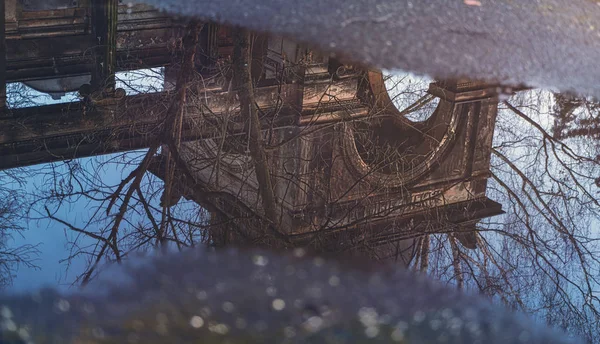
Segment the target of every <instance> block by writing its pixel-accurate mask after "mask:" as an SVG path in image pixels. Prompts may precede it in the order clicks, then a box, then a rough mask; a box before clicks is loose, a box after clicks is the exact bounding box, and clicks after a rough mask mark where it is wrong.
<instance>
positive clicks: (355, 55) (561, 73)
mask: <svg viewBox="0 0 600 344" xmlns="http://www.w3.org/2000/svg"><path fill="white" fill-rule="evenodd" d="M144 1H145V2H146V3H149V4H152V5H154V6H156V7H158V8H161V9H163V10H166V11H168V12H171V13H176V14H179V15H184V16H193V17H196V18H200V19H203V20H210V21H215V22H219V23H225V24H232V25H238V26H243V27H245V28H249V29H252V30H255V31H262V32H272V33H276V34H282V35H284V36H287V37H291V38H294V39H296V40H298V41H300V42H304V43H310V44H312V45H314V46H316V47H318V48H321V49H323V50H326V51H330V52H333V53H336V54H339V55H342V56H344V57H346V58H349V59H351V60H353V61H355V62H361V63H363V64H366V65H369V66H372V67H377V68H385V69H401V70H406V71H412V72H415V73H417V74H428V75H430V76H432V77H436V78H449V77H458V76H464V77H470V78H473V79H481V80H487V81H495V82H500V83H503V84H507V85H520V84H525V85H527V86H533V87H547V88H550V87H551V88H555V89H558V90H561V91H574V92H577V93H584V94H587V95H594V96H598V97H600V82H598V80H600V67H599V66H598V64H599V63H600V3H599V1H598V0H479V1H477V0H363V1H358V0H219V1H215V0H144Z"/></svg>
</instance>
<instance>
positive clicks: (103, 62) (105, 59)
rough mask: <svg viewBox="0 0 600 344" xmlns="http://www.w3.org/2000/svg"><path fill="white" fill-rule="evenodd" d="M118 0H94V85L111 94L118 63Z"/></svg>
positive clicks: (113, 88)
mask: <svg viewBox="0 0 600 344" xmlns="http://www.w3.org/2000/svg"><path fill="white" fill-rule="evenodd" d="M118 7H119V1H118V0H92V33H93V39H94V44H95V45H96V49H95V59H94V60H95V63H94V71H93V72H92V87H93V89H94V91H101V92H103V93H106V94H108V95H111V94H112V93H113V92H114V91H115V84H116V81H115V69H116V65H117V20H118Z"/></svg>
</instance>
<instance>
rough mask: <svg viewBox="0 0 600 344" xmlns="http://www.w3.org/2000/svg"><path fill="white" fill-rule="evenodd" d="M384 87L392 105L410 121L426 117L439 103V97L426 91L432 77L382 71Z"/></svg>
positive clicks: (418, 120)
mask: <svg viewBox="0 0 600 344" xmlns="http://www.w3.org/2000/svg"><path fill="white" fill-rule="evenodd" d="M383 74H384V77H383V78H384V82H385V87H386V89H387V91H388V93H389V95H390V98H391V99H392V102H393V104H394V106H395V107H396V108H397V109H398V111H400V113H401V114H402V115H403V116H404V117H406V118H408V119H409V120H410V121H412V122H423V121H425V120H426V119H428V118H429V117H430V116H431V115H432V114H433V112H434V111H435V109H436V107H437V106H438V104H439V98H436V97H434V96H432V95H430V94H428V93H427V90H428V89H429V85H430V84H431V83H433V82H434V80H433V79H431V78H429V77H426V76H417V75H414V74H412V73H402V72H400V71H398V72H396V73H394V72H389V71H383Z"/></svg>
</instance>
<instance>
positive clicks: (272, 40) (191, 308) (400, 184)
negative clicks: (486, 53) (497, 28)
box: [0, 2, 600, 343]
mask: <svg viewBox="0 0 600 344" xmlns="http://www.w3.org/2000/svg"><path fill="white" fill-rule="evenodd" d="M88 3H89V2H81V3H79V2H77V3H73V4H72V6H68V8H66V9H64V8H62V7H61V8H62V9H59V8H55V11H38V12H39V13H37V12H36V13H34V14H31V13H29V12H27V11H25V12H27V13H25V12H23V11H21V12H19V11H14V13H12V14H11V15H12V16H13V17H10V18H9V19H10V20H11V21H13V22H18V23H25V22H26V23H28V24H29V26H25V25H12V26H10V28H11V29H10V30H13V31H11V32H10V37H9V39H8V43H9V47H10V49H8V50H7V59H8V60H7V73H6V75H7V80H9V82H10V84H9V99H8V103H9V104H8V105H9V110H10V111H7V112H5V113H3V114H2V115H3V118H2V119H1V121H2V122H1V123H0V124H1V125H0V157H1V159H0V168H12V167H22V166H29V165H33V164H40V163H51V162H57V161H65V162H64V163H60V164H59V165H52V164H49V165H39V168H38V169H37V170H36V169H29V170H25V172H29V176H28V177H30V176H31V175H35V178H36V179H39V181H41V182H40V183H38V184H37V185H39V187H32V188H30V189H29V190H27V192H24V193H22V194H20V195H19V196H14V195H11V193H10V191H11V190H10V188H13V189H15V190H16V189H18V188H19V187H22V186H11V187H9V188H8V189H6V190H5V189H2V192H3V194H6V195H7V197H2V198H1V199H0V204H1V205H2V207H0V230H4V229H6V231H7V232H8V231H9V230H14V229H16V228H17V227H18V226H19V225H21V226H24V222H23V223H15V222H14V221H13V220H14V219H18V221H24V219H25V218H27V215H29V216H32V215H31V214H33V216H32V217H33V218H34V219H36V220H41V221H45V222H44V223H48V222H50V223H52V224H53V226H52V228H51V231H48V232H47V233H50V234H49V235H48V236H50V237H49V238H48V239H47V240H46V243H47V244H48V246H50V245H51V244H53V245H55V246H56V247H57V248H56V249H55V250H54V251H55V252H54V254H55V256H56V255H61V257H64V258H66V262H68V263H70V264H74V265H71V267H73V266H79V267H82V266H83V268H82V270H81V271H79V270H76V272H75V273H77V274H78V279H77V282H78V283H79V282H81V283H83V284H86V283H89V287H88V289H87V290H88V292H87V293H86V294H85V296H81V295H77V296H76V295H73V294H69V295H68V296H67V295H66V296H60V295H58V294H56V293H53V292H51V291H43V292H41V293H40V295H37V294H35V295H33V297H24V298H16V297H10V296H8V297H6V298H5V299H2V303H4V304H5V305H6V306H7V307H6V308H3V309H2V312H1V313H0V315H1V316H2V319H3V320H2V321H3V322H2V324H0V325H1V326H2V330H3V332H2V334H3V335H4V334H5V333H6V332H8V333H9V334H10V335H11V336H13V337H15V338H16V337H21V338H25V337H27V336H30V335H34V334H40V335H41V336H45V335H47V336H51V337H52V336H53V338H54V339H56V338H57V337H59V336H62V335H65V336H71V335H75V336H83V337H85V338H92V339H94V340H96V341H110V340H112V339H114V338H119V339H123V338H127V339H128V340H129V341H136V340H137V341H139V342H151V341H152V340H157V341H160V340H162V341H164V340H165V338H167V340H168V341H172V342H181V341H185V340H189V338H191V337H194V336H196V335H199V336H202V339H204V341H207V340H208V341H215V342H220V341H221V339H222V337H221V336H224V335H227V336H228V338H231V339H232V340H238V339H239V341H241V342H248V341H251V340H255V341H266V342H271V341H278V340H281V341H286V340H287V341H290V342H305V341H310V342H356V341H362V340H363V339H369V340H374V341H377V340H379V341H382V342H386V341H388V342H389V341H390V340H391V341H396V342H400V343H402V342H405V339H409V340H411V341H412V340H414V341H416V342H422V341H428V340H434V341H439V342H444V341H446V342H452V340H454V341H455V342H457V343H462V342H464V341H467V342H469V341H474V342H477V339H481V340H482V341H490V342H493V341H497V342H501V341H502V342H506V341H510V342H512V341H515V340H516V339H515V338H518V339H520V340H521V341H528V340H529V339H531V338H534V337H536V336H540V337H541V338H546V337H547V336H550V334H549V333H550V332H547V331H546V330H544V329H542V328H541V327H535V326H533V325H532V324H531V323H530V322H529V321H528V320H523V321H522V322H521V320H520V318H516V319H517V320H515V318H513V317H514V316H512V315H508V314H507V313H505V312H504V311H503V310H501V309H496V308H492V306H489V305H487V304H485V303H484V302H480V301H476V302H475V304H471V303H469V302H470V301H469V300H468V299H467V297H466V296H459V295H457V294H456V293H455V292H454V291H448V290H445V289H441V287H437V286H433V285H432V284H430V283H429V282H426V281H423V280H422V279H421V278H420V277H414V276H412V277H408V276H407V274H406V273H405V272H390V271H385V273H380V272H372V273H367V272H364V271H355V270H351V269H349V268H347V267H344V266H338V265H335V263H325V262H323V261H322V260H320V259H308V258H307V259H306V260H297V259H296V258H290V257H287V258H286V257H284V258H281V257H277V256H276V255H273V254H267V253H264V252H258V251H257V252H256V253H252V252H250V253H236V252H229V253H220V254H217V255H214V254H213V253H208V252H203V253H201V254H200V255H196V254H195V253H191V251H189V247H194V246H234V245H236V244H237V245H240V244H242V245H249V244H251V245H256V246H261V247H268V248H293V247H305V246H309V247H311V248H312V249H314V250H317V251H320V252H328V253H335V254H340V255H341V254H349V255H354V256H358V257H362V259H363V261H364V260H386V261H395V262H396V264H397V265H401V266H404V267H407V268H409V269H412V270H415V271H419V272H420V273H428V274H430V275H431V276H433V277H435V278H437V279H440V280H442V281H444V282H445V283H447V284H449V285H451V286H452V287H457V288H458V289H463V290H467V291H472V292H479V293H482V294H484V295H485V296H486V297H488V298H491V299H494V300H498V301H501V302H503V303H504V304H507V305H509V306H511V307H513V308H517V309H519V310H521V311H525V312H532V313H534V314H535V315H536V316H537V317H538V318H540V319H543V320H544V321H547V322H549V323H551V324H553V325H557V326H562V327H563V328H564V329H566V330H568V331H570V332H572V333H577V334H583V335H585V336H587V338H588V340H590V341H592V342H597V340H594V338H595V336H596V337H597V329H595V328H592V327H593V326H594V325H595V324H597V322H598V319H599V314H600V312H598V309H600V304H599V298H598V296H597V287H598V280H597V278H598V273H597V272H598V264H597V263H598V257H597V253H596V252H598V247H597V244H596V243H597V239H598V238H597V232H595V229H596V228H597V226H598V218H600V216H599V215H600V205H599V204H598V201H597V199H596V192H597V190H596V187H595V183H597V181H598V178H597V176H598V175H600V171H599V168H598V164H597V163H598V159H597V156H598V151H597V140H595V139H596V132H597V128H596V125H597V123H598V119H597V118H598V116H597V106H596V105H595V104H594V103H593V102H591V101H589V100H587V99H582V98H577V97H570V96H565V95H558V94H551V93H549V92H545V91H535V90H527V91H521V92H519V93H517V94H516V95H514V96H513V97H511V98H507V97H506V96H505V95H503V94H499V93H502V92H503V90H510V89H511V88H502V87H498V85H487V84H485V83H482V82H476V81H472V80H460V81H454V82H450V81H446V82H440V83H436V84H434V85H430V84H431V83H432V80H430V79H427V78H421V77H416V76H414V75H412V74H406V73H398V74H396V75H390V76H386V77H385V80H384V78H383V77H382V75H381V73H379V72H377V71H374V70H369V69H367V68H364V67H362V66H359V65H352V66H350V65H345V64H344V63H343V62H341V61H340V60H338V59H337V58H335V57H334V56H330V55H329V54H327V53H322V52H318V51H314V50H311V49H309V48H308V47H306V46H304V45H302V44H298V43H296V42H294V41H291V40H289V39H288V38H283V37H280V36H274V35H262V34H257V35H252V36H251V35H250V34H248V33H247V32H245V31H241V30H239V29H237V28H230V27H227V26H221V25H216V24H205V25H201V24H199V23H196V22H191V23H189V24H188V26H187V27H186V28H185V29H184V30H182V29H181V27H180V26H179V25H178V24H177V21H176V20H173V19H172V18H167V17H165V16H164V14H162V13H159V12H157V11H154V10H152V9H149V8H147V7H145V6H142V5H136V6H130V5H129V6H121V7H118V8H117V7H110V6H107V7H106V8H103V9H102V10H107V11H110V13H111V16H109V17H110V18H112V19H110V18H106V20H108V21H110V20H114V19H115V18H116V19H117V21H118V22H119V23H118V24H119V25H116V24H117V23H115V22H114V21H113V22H112V23H106V22H103V21H102V20H96V19H98V18H94V20H93V23H91V24H90V23H89V17H88V16H87V13H89V10H90V8H88V7H87V6H88ZM108 4H113V2H109V3H108ZM48 6H58V5H56V3H54V2H53V3H52V4H50V5H48ZM71 7H73V8H71ZM109 7H110V8H109ZM96 9H97V8H96ZM34 12H35V11H34ZM50 12H52V13H50ZM24 13H25V14H24ZM66 14H68V15H67V17H69V16H73V18H74V19H73V25H72V26H71V25H70V24H64V22H63V20H64V17H62V16H63V15H66ZM35 15H37V16H41V17H43V16H49V17H50V18H45V19H46V20H39V21H29V19H30V18H31V16H35ZM92 17H94V15H92ZM352 20H354V19H352ZM358 22H360V20H359V21H358ZM12 24H14V23H12ZM109 24H115V25H114V26H113V25H109ZM89 25H92V26H93V28H92V29H94V30H92V31H93V32H94V33H95V34H97V33H100V35H99V36H96V38H98V39H99V42H100V44H99V45H98V44H97V43H96V41H95V40H91V39H88V38H89V37H87V35H88V34H89V30H90V27H89ZM24 28H27V30H25V29H24ZM111 28H112V29H114V30H116V31H115V32H109V31H110V30H112V29H111ZM15 30H16V31H15ZM74 32H75V33H77V34H73V33H74ZM27 35H35V37H32V36H27ZM286 37H287V36H286ZM34 38H35V41H33V39H34ZM78 39H81V40H78ZM111 39H114V42H113V43H109V44H104V43H105V42H109V41H110V40H111ZM32 42H34V43H35V44H34V45H35V47H36V49H28V47H29V46H25V47H24V48H22V49H20V48H19V45H25V44H31V43H32ZM48 42H50V43H48ZM249 42H252V44H249ZM37 43H46V44H41V45H39V44H37ZM59 46H60V47H61V48H64V49H58V47H59ZM18 48H19V49H18ZM37 48H39V49H40V50H37ZM100 48H101V49H100ZM30 50H31V51H30ZM24 56H27V59H24V58H23V57H24ZM23 63H26V65H24V64H23ZM24 66H25V67H27V68H25V67H24ZM49 66H51V67H49ZM115 71H116V72H115ZM53 78H54V79H53ZM32 80H33V81H32ZM24 81H27V82H28V83H29V85H34V86H35V87H36V88H37V89H38V90H45V91H46V92H47V93H49V94H52V95H54V96H55V98H56V97H58V96H59V94H60V93H61V92H62V91H73V90H75V89H79V90H81V92H80V93H79V94H75V93H72V94H69V95H68V96H66V97H63V100H64V101H67V100H73V102H72V103H70V104H67V105H53V106H48V105H49V104H51V103H52V102H54V100H55V99H53V100H50V99H49V97H44V96H42V97H40V94H38V93H36V92H32V91H31V90H29V89H27V88H26V87H25V86H24V84H22V83H21V82H24ZM84 82H85V84H84V85H77V83H84ZM88 82H89V83H88ZM430 86H431V87H430ZM115 88H116V89H115ZM429 92H431V93H429ZM73 97H75V98H76V99H75V98H73ZM505 100H507V101H505ZM559 139H560V140H559ZM561 140H562V141H561ZM135 149H140V150H139V151H137V153H138V154H132V153H131V151H132V150H135ZM108 153H110V154H112V155H109V156H107V158H106V160H100V159H99V158H97V156H99V155H103V154H108ZM83 157H87V158H88V159H90V160H89V161H93V162H94V163H92V164H85V163H83V160H81V159H82V158H83ZM12 171H15V173H17V175H19V174H18V173H24V172H23V171H16V170H11V172H7V173H12ZM31 171H35V172H31ZM14 185H16V184H14ZM0 187H2V186H0ZM4 191H6V192H4ZM17 197H18V198H17ZM15 201H18V202H15ZM496 201H500V203H502V204H503V205H504V208H503V207H502V205H501V204H500V203H498V202H496ZM503 209H504V211H506V212H507V213H506V214H505V215H502V213H503ZM27 210H30V212H29V213H28V214H25V212H26V211H27ZM10 216H13V217H12V218H11V217H10ZM5 219H8V221H4V222H2V221H3V220H5ZM30 219H31V217H30ZM11 221H12V222H11ZM18 221H17V222H18ZM5 223H8V225H5ZM62 230H64V231H65V233H67V234H68V235H67V236H66V237H67V239H65V240H64V241H60V240H59V239H57V237H59V236H61V235H60V234H59V233H60V232H61V231H62ZM30 233H31V232H30ZM33 236H34V237H36V238H35V239H33V240H41V239H40V238H39V237H38V236H37V235H33ZM5 238H6V236H2V237H1V239H5ZM0 247H1V246H0ZM25 247H27V246H25ZM65 247H66V250H65ZM29 248H31V247H29ZM169 249H177V250H180V251H183V252H185V253H182V255H179V256H178V255H173V256H170V255H169V256H160V258H156V259H155V260H149V261H146V262H145V263H140V265H138V266H137V267H135V268H129V269H125V270H118V271H119V273H117V272H115V271H117V270H110V269H109V270H108V271H105V272H102V271H103V268H104V267H105V266H106V265H107V264H110V263H114V262H124V263H127V262H128V261H129V260H130V259H131V258H130V257H131V256H132V255H134V254H135V253H137V252H139V251H160V250H162V251H167V250H169ZM63 250H64V251H63ZM296 252H298V251H296ZM16 253H17V255H18V256H19V257H21V258H27V256H26V255H25V253H24V251H20V252H19V251H16ZM0 254H2V252H0ZM46 258H47V257H43V258H42V259H44V260H46ZM15 262H19V261H18V260H17V261H15V260H10V259H7V260H0V263H4V265H3V266H6V267H11V266H13V267H14V265H11V264H13V263H15ZM19 263H27V259H25V261H21V262H19ZM375 270H377V269H375ZM4 271H5V272H6V271H9V272H10V273H13V272H14V270H10V269H8V270H7V269H5V270H4ZM79 272H81V273H80V274H79ZM111 273H112V274H111ZM98 276H99V277H100V278H104V279H105V282H104V283H105V284H102V283H101V282H94V278H95V277H98ZM39 278H41V277H39ZM107 279H108V281H106V280H107ZM8 280H9V278H8V277H7V278H6V279H4V281H8ZM69 282H70V281H69ZM107 285H109V286H111V287H110V288H109V287H106V286H107ZM438 288H440V289H438ZM94 291H96V292H98V293H97V294H93V292H94ZM90 293H92V295H90ZM107 293H108V294H107ZM467 303H468V304H469V305H471V306H472V307H467V308H464V306H465V304H467ZM38 314H40V315H43V317H41V318H35V317H34V315H35V316H37V315H38ZM56 314H58V315H56ZM88 320H89V321H90V322H89V323H88V322H87V321H88ZM28 321H40V322H41V323H39V324H35V325H34V326H33V327H32V328H31V329H29V328H27V327H26V323H27V322H28ZM96 321H97V322H96ZM73 324H75V325H81V326H82V328H83V331H82V332H77V333H74V332H72V328H70V326H71V325H73ZM54 325H57V326H59V327H57V328H54ZM488 325H489V326H488ZM61 326H62V327H61ZM523 326H533V327H531V328H529V329H528V330H527V331H524V330H523V329H524V328H523ZM61 329H62V330H65V331H66V332H63V333H61V332H60V331H61ZM507 329H508V330H507ZM4 330H5V331H4ZM522 330H523V331H522ZM32 331H38V332H36V333H34V332H32ZM161 336H167V337H161ZM157 338H158V339H157ZM559 338H560V337H559V336H557V337H552V340H555V341H561V339H559ZM2 339H4V338H2ZM549 340H550V339H548V341H546V339H544V341H545V342H550V341H549Z"/></svg>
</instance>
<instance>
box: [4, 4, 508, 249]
mask: <svg viewBox="0 0 600 344" xmlns="http://www.w3.org/2000/svg"><path fill="white" fill-rule="evenodd" d="M2 4H3V6H0V8H1V9H2V11H3V14H4V15H0V17H1V18H2V19H3V20H4V22H3V23H0V24H2V25H0V30H1V32H0V47H1V48H3V49H2V50H3V51H4V52H5V53H4V54H2V55H3V56H2V58H0V78H1V80H0V85H3V86H2V91H1V93H0V102H1V103H0V106H1V107H2V113H1V115H0V116H1V118H0V168H2V169H6V168H12V167H18V166H27V165H32V164H38V163H44V162H51V161H60V160H66V159H73V158H79V157H85V156H92V155H99V154H107V153H112V152H119V151H127V150H131V149H137V148H143V147H147V146H148V145H149V143H150V142H153V141H152V140H156V135H157V132H158V131H157V130H158V129H157V128H160V126H161V120H162V119H163V118H162V117H161V110H160V109H161V107H164V104H165V102H168V99H169V97H170V96H171V94H170V91H171V90H172V89H173V80H174V74H175V72H176V71H177V64H176V63H174V62H173V61H177V59H176V57H177V56H179V55H178V54H180V52H181V51H180V50H181V46H180V41H178V37H180V36H181V32H182V30H183V27H182V26H181V22H180V21H178V20H176V19H174V18H169V17H167V16H165V15H162V14H161V13H159V12H157V11H154V10H153V9H151V8H149V7H146V6H142V5H135V6H130V5H127V4H120V3H119V2H118V1H117V0H80V1H60V0H55V1H54V2H52V1H50V2H49V1H36V0H4V1H2ZM0 14H1V13H0ZM4 47H5V48H4ZM232 52H233V39H232V34H231V29H229V28H227V27H224V26H219V25H215V24H210V23H207V24H205V25H204V26H203V28H202V30H201V33H200V38H199V47H198V52H197V59H196V71H197V78H196V79H197V82H196V83H195V84H194V87H193V89H194V91H193V92H192V93H193V94H194V96H193V97H192V99H191V100H190V101H189V104H187V105H186V116H185V118H184V123H183V126H182V127H183V129H182V135H181V136H182V141H183V142H184V144H183V146H182V154H183V157H184V158H185V159H187V161H188V165H189V166H190V169H191V170H192V171H193V173H194V175H195V179H196V180H195V181H194V182H193V183H192V182H190V181H186V180H184V179H185V178H183V177H182V178H183V179H180V180H179V183H177V184H176V186H175V189H176V191H175V192H174V196H173V197H172V198H171V199H169V200H166V202H167V203H170V204H174V203H175V202H177V200H178V199H179V198H180V197H182V196H183V197H186V198H188V199H193V200H195V201H197V202H198V203H199V204H202V203H203V201H204V200H205V198H204V197H203V196H202V193H203V192H210V193H213V194H215V193H218V194H222V195H224V197H222V200H221V202H219V205H218V206H219V207H220V210H221V211H222V213H224V214H231V216H232V217H235V216H237V213H236V211H237V210H235V208H239V205H240V204H239V202H240V201H241V202H242V204H243V206H244V207H245V209H248V210H249V211H251V212H254V213H255V214H257V215H259V216H260V215H261V213H262V212H263V209H262V208H261V207H262V206H261V203H260V201H259V192H258V188H259V185H258V184H257V181H256V177H255V175H254V170H253V166H252V163H251V161H250V158H249V154H248V150H247V147H245V146H244V145H245V142H247V140H245V137H246V136H245V135H246V129H245V128H246V123H244V122H243V120H242V119H241V118H240V115H239V104H235V97H236V90H235V84H234V82H233V81H232V80H231V72H230V71H228V69H227V63H228V61H230V60H231V55H232ZM252 57H253V58H252V61H253V62H252V66H251V70H252V77H253V80H254V84H255V93H256V102H257V105H258V106H259V108H260V111H261V125H262V128H263V130H264V135H265V139H266V141H267V142H268V143H269V144H270V147H271V148H270V150H269V152H268V155H269V164H270V165H269V166H270V169H271V175H272V178H273V185H274V193H275V196H276V198H277V200H278V205H279V208H278V215H279V218H280V223H278V224H277V226H278V227H280V228H282V231H283V232H285V234H286V235H288V236H289V237H290V238H292V241H293V242H296V243H298V244H299V245H300V244H302V245H305V244H307V243H310V242H314V238H315V236H316V235H317V234H324V235H325V236H326V237H327V238H329V239H328V240H325V241H323V242H321V244H319V245H321V247H323V248H324V249H328V250H332V251H335V250H343V249H344V246H348V245H354V246H356V243H358V242H360V243H361V245H359V246H361V247H371V248H377V249H375V252H377V254H378V255H379V256H380V258H381V257H387V256H392V255H394V254H396V255H397V254H398V253H397V252H398V245H399V244H398V243H400V246H402V247H403V249H404V250H405V249H407V247H409V246H410V245H411V244H412V243H413V242H414V238H415V237H417V236H418V235H422V234H423V233H427V232H431V233H435V232H438V231H440V230H441V229H444V228H445V230H447V229H448V228H449V229H450V230H452V231H453V232H455V233H456V237H457V238H458V239H459V241H460V242H461V243H462V244H463V245H464V246H465V247H468V248H475V247H476V242H477V240H476V231H475V224H476V223H477V222H478V221H479V220H480V219H482V218H485V217H489V216H493V215H497V214H500V213H501V212H502V209H501V206H500V204H498V203H496V202H494V201H492V200H490V199H488V198H487V197H486V185H487V178H488V177H489V167H490V151H491V144H492V137H493V131H494V124H495V117H496V112H497V105H498V95H497V93H496V92H497V91H496V90H497V88H496V87H494V86H491V85H485V84H481V83H477V82H471V81H468V80H453V81H443V82H434V83H432V84H431V85H430V86H429V91H428V92H429V94H430V95H432V96H434V97H435V98H436V99H437V101H438V105H437V108H436V109H435V110H433V111H432V113H431V114H430V116H429V117H428V118H427V119H425V120H423V121H411V120H409V119H407V118H406V117H405V116H404V115H403V113H402V112H401V109H397V108H396V107H395V106H394V104H393V100H392V99H391V97H390V94H389V93H388V91H387V89H386V86H385V82H384V78H383V76H382V74H381V72H379V71H374V70H367V69H364V68H360V67H357V66H351V65H346V64H343V63H342V62H340V61H338V60H337V59H336V58H335V57H331V56H327V55H321V54H319V53H318V52H314V51H311V50H310V49H308V48H307V47H304V46H302V45H299V44H296V43H294V42H292V41H289V40H287V39H284V38H282V37H277V36H269V35H258V36H256V38H255V40H254V42H253V56H252ZM152 67H162V68H164V89H163V90H162V91H161V92H155V93H148V94H138V95H127V94H126V92H124V91H123V90H121V89H118V88H117V87H116V81H115V74H116V73H118V72H120V71H126V70H136V69H142V68H152ZM15 82H22V83H24V84H25V85H28V86H30V87H32V88H34V89H37V90H40V91H42V92H45V93H47V94H50V95H53V96H54V97H60V95H61V94H63V93H65V92H69V91H78V92H79V95H80V100H79V101H75V102H68V103H63V104H53V105H39V106H33V107H25V108H13V109H11V108H7V107H6V99H5V98H6V97H5V94H6V84H9V83H15ZM164 159H165V155H162V156H158V157H157V158H156V161H155V164H154V165H153V172H154V173H156V174H157V175H159V176H160V175H161V174H162V173H164V171H162V170H161V166H163V165H164V164H162V162H164V161H163V160H164ZM192 186H193V187H192ZM227 195H229V196H227ZM232 198H235V200H236V201H235V202H232V201H230V200H231V199H232ZM359 229H360V230H359ZM410 233H416V234H412V236H411V234H410ZM419 233H420V234H419ZM238 239H239V238H238ZM227 240H229V241H236V238H231V237H230V238H227ZM394 252H396V253H394ZM411 254H412V253H401V255H408V256H410V255H411Z"/></svg>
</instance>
